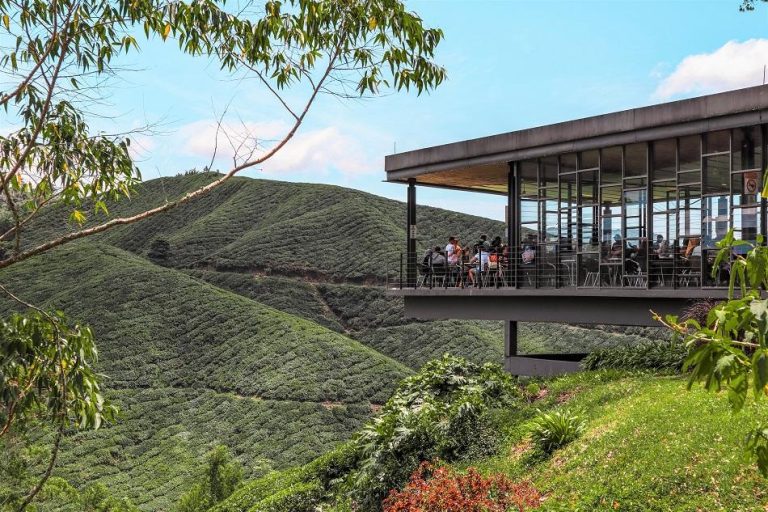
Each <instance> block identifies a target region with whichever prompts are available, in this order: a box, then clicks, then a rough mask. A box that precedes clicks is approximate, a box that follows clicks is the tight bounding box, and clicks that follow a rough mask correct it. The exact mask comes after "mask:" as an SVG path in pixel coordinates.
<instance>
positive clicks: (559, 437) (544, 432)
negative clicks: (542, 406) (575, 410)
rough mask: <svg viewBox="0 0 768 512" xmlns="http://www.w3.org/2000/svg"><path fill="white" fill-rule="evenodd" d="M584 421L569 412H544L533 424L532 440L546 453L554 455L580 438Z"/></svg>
mask: <svg viewBox="0 0 768 512" xmlns="http://www.w3.org/2000/svg"><path fill="white" fill-rule="evenodd" d="M583 431H584V421H583V420H582V419H581V418H579V417H578V416H576V415H575V414H571V413H569V412H568V411H563V410H558V411H552V412H542V413H540V414H539V416H537V417H536V418H535V419H534V420H533V422H532V423H531V438H532V439H533V442H534V443H536V445H537V446H538V447H539V448H540V449H541V450H542V451H543V452H544V453H547V454H549V453H552V452H554V451H555V450H557V449H558V448H562V447H563V446H565V445H567V444H568V443H570V442H572V441H574V440H575V439H576V438H578V437H579V436H580V435H581V433H582V432H583Z"/></svg>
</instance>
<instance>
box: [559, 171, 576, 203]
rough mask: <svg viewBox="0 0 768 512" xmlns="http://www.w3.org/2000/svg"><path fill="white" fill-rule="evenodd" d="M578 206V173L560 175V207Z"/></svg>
mask: <svg viewBox="0 0 768 512" xmlns="http://www.w3.org/2000/svg"><path fill="white" fill-rule="evenodd" d="M568 206H576V173H571V174H562V175H560V208H566V207H568Z"/></svg>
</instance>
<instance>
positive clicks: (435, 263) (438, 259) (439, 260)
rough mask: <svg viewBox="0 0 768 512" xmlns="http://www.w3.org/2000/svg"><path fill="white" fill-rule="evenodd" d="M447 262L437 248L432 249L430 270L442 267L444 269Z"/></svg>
mask: <svg viewBox="0 0 768 512" xmlns="http://www.w3.org/2000/svg"><path fill="white" fill-rule="evenodd" d="M446 264H447V260H446V259H445V255H444V254H443V253H442V251H441V250H440V248H439V247H435V248H434V249H432V268H433V269H434V268H435V267H443V268H445V266H446Z"/></svg>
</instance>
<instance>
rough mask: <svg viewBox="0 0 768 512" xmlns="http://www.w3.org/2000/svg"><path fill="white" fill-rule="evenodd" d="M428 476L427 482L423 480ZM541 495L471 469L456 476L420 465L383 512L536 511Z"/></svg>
mask: <svg viewBox="0 0 768 512" xmlns="http://www.w3.org/2000/svg"><path fill="white" fill-rule="evenodd" d="M428 476H431V478H427V477H428ZM540 502H541V495H540V494H539V492H538V491H537V490H536V488H535V487H533V485H532V484H530V483H529V482H523V483H519V484H518V483H514V482H512V481H511V480H509V478H507V477H506V476H504V475H492V476H490V477H484V476H482V475H481V474H480V473H478V472H477V470H475V469H474V468H469V469H468V470H467V473H466V474H458V473H456V472H455V471H454V470H453V469H451V468H448V467H439V468H434V467H433V466H432V465H431V464H429V463H423V464H422V465H421V466H419V469H417V470H416V471H415V472H414V473H413V474H412V475H411V479H410V481H409V482H408V485H406V486H405V489H403V490H402V491H397V490H393V491H391V492H390V493H389V496H388V497H387V499H385V500H384V504H383V505H384V512H506V511H507V510H510V511H511V510H517V511H521V512H522V511H524V510H530V509H534V508H538V507H539V504H540Z"/></svg>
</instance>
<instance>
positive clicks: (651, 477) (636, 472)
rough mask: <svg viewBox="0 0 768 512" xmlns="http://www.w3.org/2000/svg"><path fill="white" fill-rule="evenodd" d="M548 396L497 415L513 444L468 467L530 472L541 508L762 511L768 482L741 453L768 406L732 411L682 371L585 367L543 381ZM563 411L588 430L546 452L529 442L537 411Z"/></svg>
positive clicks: (520, 474)
mask: <svg viewBox="0 0 768 512" xmlns="http://www.w3.org/2000/svg"><path fill="white" fill-rule="evenodd" d="M543 389H545V390H546V391H545V392H542V394H546V397H545V398H543V399H541V400H538V401H535V402H533V403H532V404H530V406H527V407H525V408H524V409H523V410H521V411H517V412H514V413H505V414H507V417H506V418H501V421H502V423H503V424H506V425H508V426H509V433H508V442H507V443H506V446H505V448H504V449H503V450H502V452H501V453H500V454H499V455H498V456H496V457H494V458H491V459H487V460H482V461H473V462H472V463H471V465H475V466H478V467H480V468H481V469H482V470H483V471H485V472H489V473H491V472H501V473H506V474H508V475H510V476H511V477H513V478H516V479H531V480H533V482H534V483H535V484H536V486H537V487H538V488H539V489H540V490H541V491H542V492H544V493H545V494H546V496H547V499H546V500H545V502H544V506H543V509H544V510H583V511H592V510H638V511H639V510H643V511H649V510H658V511H672V510H675V511H677V510H679V511H715V510H723V511H726V510H727V511H736V510H766V508H768V481H766V480H764V479H762V478H761V477H759V476H758V475H757V471H756V467H755V466H754V464H753V463H751V462H747V461H745V460H744V458H743V457H742V452H741V443H742V440H743V439H744V436H745V435H746V434H747V432H748V431H749V430H750V429H752V428H754V427H755V426H757V425H758V422H759V421H761V420H765V419H766V418H768V404H766V403H760V404H759V405H752V406H749V407H748V408H746V409H745V410H744V411H742V412H740V413H737V414H732V413H731V411H730V409H729V407H728V405H727V402H726V400H725V397H724V396H722V395H718V394H714V393H707V392H705V391H703V390H700V389H693V390H692V391H690V392H688V391H686V382H685V380H684V379H682V378H679V377H652V376H617V375H615V374H614V375H611V374H606V373H585V374H581V375H576V376H569V377H564V378H560V379H556V380H553V381H550V382H548V383H546V385H544V386H543ZM555 408H566V409H567V410H568V411H571V412H575V413H577V414H579V415H580V416H581V417H582V418H585V419H586V430H585V432H584V434H583V435H582V437H581V438H580V439H578V440H577V441H575V442H573V443H572V444H571V445H569V446H566V447H565V448H563V449H561V450H558V451H556V452H555V453H554V454H553V455H552V456H551V457H549V458H542V457H541V456H537V455H536V454H535V453H534V449H533V448H532V447H531V445H530V443H529V442H527V441H526V434H525V432H526V424H527V421H526V420H527V418H530V417H532V416H534V415H535V414H536V410H537V409H541V410H545V409H555Z"/></svg>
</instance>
